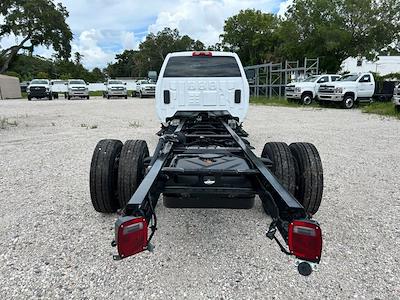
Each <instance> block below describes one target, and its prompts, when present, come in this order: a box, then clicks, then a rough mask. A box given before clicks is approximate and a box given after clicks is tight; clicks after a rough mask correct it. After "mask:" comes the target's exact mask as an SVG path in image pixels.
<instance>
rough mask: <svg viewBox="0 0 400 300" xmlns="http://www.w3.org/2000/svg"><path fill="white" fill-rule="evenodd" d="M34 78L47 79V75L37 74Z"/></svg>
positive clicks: (44, 73)
mask: <svg viewBox="0 0 400 300" xmlns="http://www.w3.org/2000/svg"><path fill="white" fill-rule="evenodd" d="M35 78H38V79H48V78H49V74H48V73H46V72H37V73H36V76H35Z"/></svg>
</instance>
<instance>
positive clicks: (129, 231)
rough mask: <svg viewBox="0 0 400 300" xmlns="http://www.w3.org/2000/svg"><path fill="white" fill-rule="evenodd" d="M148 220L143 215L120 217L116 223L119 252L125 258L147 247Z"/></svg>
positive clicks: (116, 239)
mask: <svg viewBox="0 0 400 300" xmlns="http://www.w3.org/2000/svg"><path fill="white" fill-rule="evenodd" d="M147 227H148V225H147V222H146V219H145V218H143V217H132V216H125V217H120V218H119V219H118V220H117V222H116V223H115V241H116V243H117V248H118V254H119V256H120V257H121V258H125V257H128V256H131V255H134V254H136V253H139V252H142V251H144V250H146V248H147V234H148V230H147Z"/></svg>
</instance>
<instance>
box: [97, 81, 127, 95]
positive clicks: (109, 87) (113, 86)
mask: <svg viewBox="0 0 400 300" xmlns="http://www.w3.org/2000/svg"><path fill="white" fill-rule="evenodd" d="M104 85H105V86H106V90H105V92H103V97H104V98H107V99H111V98H112V97H118V98H119V97H123V98H125V99H128V90H127V88H126V82H123V81H122V80H116V79H109V80H107V81H106V82H105V83H104Z"/></svg>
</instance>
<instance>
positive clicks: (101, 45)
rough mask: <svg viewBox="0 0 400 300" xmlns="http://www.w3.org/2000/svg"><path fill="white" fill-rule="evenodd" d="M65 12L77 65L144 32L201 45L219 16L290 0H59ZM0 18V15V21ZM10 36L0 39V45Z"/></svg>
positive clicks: (102, 57)
mask: <svg viewBox="0 0 400 300" xmlns="http://www.w3.org/2000/svg"><path fill="white" fill-rule="evenodd" d="M57 2H62V3H63V4H64V5H65V6H66V7H67V10H68V11H69V14H70V16H69V18H68V24H69V25H70V27H71V30H72V32H73V34H74V39H73V41H72V52H76V51H78V52H80V53H81V54H83V55H84V59H83V64H84V65H85V66H86V67H87V68H89V69H92V68H94V67H101V68H103V67H105V66H106V65H107V63H109V62H112V61H113V60H114V57H115V54H116V53H121V52H122V51H123V50H124V49H137V47H138V44H139V43H140V42H141V41H142V40H143V39H144V38H145V36H146V35H147V34H148V33H149V32H154V33H156V32H158V31H159V30H161V29H163V28H164V27H171V28H178V29H179V31H180V32H181V34H188V35H189V36H190V37H192V38H194V39H199V40H201V41H202V42H204V43H205V44H206V45H211V44H214V43H216V42H218V41H219V35H220V34H221V33H222V30H223V25H224V20H225V19H227V18H228V17H229V16H232V15H234V14H236V13H238V12H239V11H240V10H241V9H246V8H256V9H260V10H262V11H264V12H273V13H278V14H283V12H284V11H285V10H286V7H287V5H288V3H291V2H292V0H288V1H285V0H258V1H257V0H170V1H167V0H151V1H142V0H135V1H132V0H59V1H57ZM0 22H1V20H0ZM14 40H15V37H8V38H3V39H2V40H0V45H1V46H2V47H4V48H5V47H7V46H8V45H10V44H11V43H13V42H14ZM35 53H36V54H39V55H42V56H45V57H50V56H51V54H52V50H51V49H46V48H44V47H39V48H37V49H36V51H35Z"/></svg>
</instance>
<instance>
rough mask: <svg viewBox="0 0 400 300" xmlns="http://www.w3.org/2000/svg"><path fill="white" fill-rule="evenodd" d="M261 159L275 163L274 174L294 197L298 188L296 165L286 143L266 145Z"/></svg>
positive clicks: (272, 169)
mask: <svg viewBox="0 0 400 300" xmlns="http://www.w3.org/2000/svg"><path fill="white" fill-rule="evenodd" d="M261 157H264V158H269V159H270V160H271V161H272V162H273V166H272V168H271V171H272V173H274V175H275V177H276V178H277V179H278V180H279V182H280V183H281V184H282V185H283V186H284V187H285V188H286V189H287V190H288V191H289V193H291V194H292V195H294V191H295V188H296V165H295V161H294V158H293V156H292V153H291V152H290V149H289V146H288V145H287V144H286V143H280V142H270V143H266V144H265V146H264V149H263V151H262V154H261Z"/></svg>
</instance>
